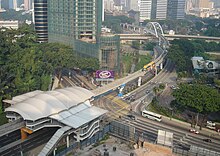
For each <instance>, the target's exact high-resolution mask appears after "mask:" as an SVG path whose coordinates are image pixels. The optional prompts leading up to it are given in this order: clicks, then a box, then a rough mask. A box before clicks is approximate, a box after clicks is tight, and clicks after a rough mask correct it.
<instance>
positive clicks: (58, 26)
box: [48, 0, 102, 42]
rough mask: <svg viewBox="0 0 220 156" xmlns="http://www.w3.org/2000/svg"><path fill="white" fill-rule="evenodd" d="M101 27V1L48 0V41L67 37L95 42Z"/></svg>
mask: <svg viewBox="0 0 220 156" xmlns="http://www.w3.org/2000/svg"><path fill="white" fill-rule="evenodd" d="M101 25H102V0H89V1H88V0H67V1H63V0H62V1H61V0H48V27H49V40H50V41H53V40H61V41H62V37H64V38H66V37H68V38H73V39H85V40H86V39H90V40H93V41H94V42H95V41H96V40H97V37H98V36H100V33H101Z"/></svg>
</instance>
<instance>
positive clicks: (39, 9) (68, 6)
mask: <svg viewBox="0 0 220 156" xmlns="http://www.w3.org/2000/svg"><path fill="white" fill-rule="evenodd" d="M34 6H35V29H36V32H37V34H38V39H39V41H41V42H47V39H48V42H58V43H63V44H66V45H69V46H71V47H73V50H74V51H75V52H76V53H77V55H79V56H81V57H94V58H97V59H98V60H99V62H100V68H101V69H111V70H114V71H116V72H118V71H120V68H119V66H120V64H119V53H120V38H119V36H101V25H102V7H103V3H102V0H35V5H34ZM41 32H43V33H41ZM47 32H48V33H47ZM47 35H48V36H47ZM44 39H45V40H44Z"/></svg>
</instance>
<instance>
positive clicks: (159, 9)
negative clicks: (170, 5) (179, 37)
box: [151, 0, 167, 19]
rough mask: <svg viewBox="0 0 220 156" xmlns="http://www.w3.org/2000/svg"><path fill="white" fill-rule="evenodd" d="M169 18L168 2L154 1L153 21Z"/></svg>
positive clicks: (162, 0)
mask: <svg viewBox="0 0 220 156" xmlns="http://www.w3.org/2000/svg"><path fill="white" fill-rule="evenodd" d="M166 18H167V0H152V7H151V19H166Z"/></svg>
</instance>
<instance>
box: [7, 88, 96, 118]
mask: <svg viewBox="0 0 220 156" xmlns="http://www.w3.org/2000/svg"><path fill="white" fill-rule="evenodd" d="M27 95H28V96H27ZM92 96H94V94H93V93H92V92H91V91H89V90H86V89H84V88H81V87H70V88H64V89H57V90H54V91H47V92H42V91H35V92H30V93H29V94H23V95H20V96H17V97H14V98H13V99H12V103H11V104H13V105H12V106H11V107H8V108H6V109H5V111H6V112H16V113H18V114H20V115H21V116H22V117H23V118H24V120H33V121H34V120H38V119H40V118H45V117H49V116H51V115H53V114H54V115H55V114H58V113H60V112H62V111H64V110H69V109H70V108H72V107H74V106H77V105H78V104H80V103H83V102H85V101H87V100H88V99H90V98H91V97H92Z"/></svg>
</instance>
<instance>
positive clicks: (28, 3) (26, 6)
mask: <svg viewBox="0 0 220 156" xmlns="http://www.w3.org/2000/svg"><path fill="white" fill-rule="evenodd" d="M30 9H31V1H30V0H24V10H30Z"/></svg>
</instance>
